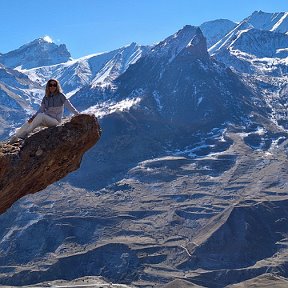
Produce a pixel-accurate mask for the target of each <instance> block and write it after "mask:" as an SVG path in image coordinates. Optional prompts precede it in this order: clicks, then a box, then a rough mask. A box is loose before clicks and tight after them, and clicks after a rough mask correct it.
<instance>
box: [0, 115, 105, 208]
mask: <svg viewBox="0 0 288 288" xmlns="http://www.w3.org/2000/svg"><path fill="white" fill-rule="evenodd" d="M99 138H100V127H99V124H98V122H97V119H96V118H95V116H89V115H78V116H75V117H73V118H72V120H71V121H68V122H66V123H64V124H62V125H59V126H56V127H51V128H47V129H44V130H41V131H39V132H38V133H34V134H33V135H32V136H30V137H28V138H27V139H26V140H25V141H24V142H22V143H21V142H16V143H15V144H12V145H11V144H6V143H5V142H2V143H1V146H0V167H1V168H0V183H1V184H0V199H1V201H0V203H1V205H0V213H3V212H5V211H6V210H7V209H8V208H9V207H10V206H11V205H12V204H13V203H14V202H15V201H17V200H18V199H19V198H21V197H23V196H25V195H27V194H29V193H35V192H38V191H40V190H42V189H44V188H46V187H47V186H48V185H50V184H52V183H54V182H55V181H57V180H59V179H61V178H63V177H64V176H65V175H67V174H68V173H70V172H72V171H74V170H75V169H78V168H79V166H80V163H81V159H82V156H83V154H84V153H85V152H86V151H87V150H88V149H89V148H91V147H92V146H93V145H94V144H95V143H96V142H97V141H98V140H99Z"/></svg>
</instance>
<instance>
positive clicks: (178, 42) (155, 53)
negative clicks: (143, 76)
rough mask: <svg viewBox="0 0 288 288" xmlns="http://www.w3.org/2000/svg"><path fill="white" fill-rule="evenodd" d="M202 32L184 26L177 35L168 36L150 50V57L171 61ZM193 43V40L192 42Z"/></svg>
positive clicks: (196, 28)
mask: <svg viewBox="0 0 288 288" xmlns="http://www.w3.org/2000/svg"><path fill="white" fill-rule="evenodd" d="M199 34H201V35H202V32H201V30H200V29H199V28H198V27H195V26H190V25H186V26H184V27H183V29H181V30H179V31H178V32H177V33H175V34H173V35H171V36H169V37H168V38H166V39H165V40H163V41H161V42H160V43H159V44H157V45H156V46H154V47H153V48H152V50H151V52H152V53H151V54H149V56H151V57H169V58H170V61H169V62H171V61H173V59H174V58H175V57H176V56H177V55H178V54H179V53H180V52H181V51H182V50H183V49H184V48H185V47H187V46H188V45H189V44H190V45H191V43H192V42H193V39H194V38H197V36H198V35H199ZM194 41H195V40H194Z"/></svg>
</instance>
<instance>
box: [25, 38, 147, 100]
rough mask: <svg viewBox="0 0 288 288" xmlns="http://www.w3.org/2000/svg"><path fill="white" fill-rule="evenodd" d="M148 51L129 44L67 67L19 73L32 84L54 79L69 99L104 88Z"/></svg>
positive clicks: (83, 59)
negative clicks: (88, 87)
mask: <svg viewBox="0 0 288 288" xmlns="http://www.w3.org/2000/svg"><path fill="white" fill-rule="evenodd" d="M147 51H148V48H147V47H145V46H139V45H137V44H136V43H132V44H131V45H129V46H125V47H122V48H119V49H116V50H113V51H111V52H103V53H97V54H91V55H88V56H85V57H81V58H79V59H73V60H70V61H68V62H66V63H61V64H56V65H51V66H44V67H38V68H33V69H26V70H21V71H22V72H23V73H25V74H27V75H28V76H29V78H30V79H31V80H33V81H36V82H38V83H40V84H41V85H45V83H46V81H47V80H48V79H50V78H57V79H58V80H59V81H60V83H62V88H63V90H64V92H65V93H67V94H68V95H69V96H72V95H73V94H75V93H76V92H77V91H79V89H81V88H82V87H83V86H85V85H91V84H92V87H94V86H96V85H98V86H107V85H109V84H110V83H111V81H113V80H114V79H115V78H116V77H118V76H119V75H120V74H122V73H123V72H124V71H125V70H126V69H127V68H128V67H129V65H130V64H133V63H135V62H136V61H137V60H138V59H139V58H140V57H141V56H142V55H143V54H145V53H146V52H147Z"/></svg>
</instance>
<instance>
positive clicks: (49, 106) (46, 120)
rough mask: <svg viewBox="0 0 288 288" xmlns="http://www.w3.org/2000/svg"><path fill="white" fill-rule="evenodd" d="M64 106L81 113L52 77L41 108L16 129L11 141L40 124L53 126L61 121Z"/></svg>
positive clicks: (23, 136) (25, 134)
mask: <svg viewBox="0 0 288 288" xmlns="http://www.w3.org/2000/svg"><path fill="white" fill-rule="evenodd" d="M64 106H65V107H66V108H67V109H68V110H69V111H71V112H72V113H74V114H75V115H77V114H79V112H78V111H77V110H76V108H75V107H74V106H73V105H72V104H71V103H70V101H69V100H68V99H67V98H66V96H65V95H64V94H63V93H62V91H61V86H60V84H59V82H58V81H57V80H56V79H50V80H49V81H48V82H47V84H46V89H45V96H44V98H43V100H42V102H41V106H40V109H39V110H38V111H37V112H36V114H35V115H33V116H32V117H31V118H30V119H29V120H28V122H26V123H25V124H24V125H23V126H22V127H20V128H18V129H16V133H15V135H13V136H12V137H11V139H10V141H9V142H10V143H14V142H16V141H19V138H22V139H23V138H26V137H27V135H28V134H29V133H30V132H32V131H33V130H34V129H35V128H37V127H39V126H45V127H51V126H56V125H58V124H60V123H61V120H62V117H63V113H64Z"/></svg>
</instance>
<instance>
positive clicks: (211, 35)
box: [199, 19, 237, 48]
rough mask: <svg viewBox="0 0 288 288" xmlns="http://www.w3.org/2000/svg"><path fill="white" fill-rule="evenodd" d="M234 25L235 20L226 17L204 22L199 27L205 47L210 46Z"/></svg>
mask: <svg viewBox="0 0 288 288" xmlns="http://www.w3.org/2000/svg"><path fill="white" fill-rule="evenodd" d="M236 26H237V24H236V23H235V22H233V21H230V20H228V19H217V20H213V21H207V22H204V23H202V24H201V25H200V26H199V27H200V29H201V31H202V33H203V35H204V36H205V38H206V41H207V47H208V48H210V47H211V46H213V45H214V44H216V43H217V42H218V41H219V40H221V39H222V38H223V37H224V36H225V35H226V34H227V33H229V32H230V31H231V30H233V29H234V28H235V27H236Z"/></svg>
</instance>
